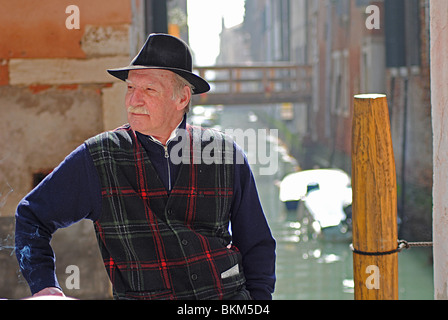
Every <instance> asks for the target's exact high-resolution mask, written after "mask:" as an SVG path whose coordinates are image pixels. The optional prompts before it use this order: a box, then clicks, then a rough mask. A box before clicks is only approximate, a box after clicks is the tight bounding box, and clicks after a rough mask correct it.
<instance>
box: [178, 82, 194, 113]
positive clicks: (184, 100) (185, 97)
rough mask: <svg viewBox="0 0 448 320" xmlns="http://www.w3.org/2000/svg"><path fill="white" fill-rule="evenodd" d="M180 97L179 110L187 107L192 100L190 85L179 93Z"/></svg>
mask: <svg viewBox="0 0 448 320" xmlns="http://www.w3.org/2000/svg"><path fill="white" fill-rule="evenodd" d="M178 99H179V101H178V102H179V103H178V105H177V110H182V109H185V108H186V107H187V106H188V104H189V103H190V100H191V90H190V88H189V87H188V86H184V88H183V90H182V94H179V96H178Z"/></svg>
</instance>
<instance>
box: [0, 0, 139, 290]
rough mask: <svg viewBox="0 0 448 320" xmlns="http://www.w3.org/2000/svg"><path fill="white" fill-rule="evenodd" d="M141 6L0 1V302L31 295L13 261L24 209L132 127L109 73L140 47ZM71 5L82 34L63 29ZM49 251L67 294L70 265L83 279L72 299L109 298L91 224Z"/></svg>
mask: <svg viewBox="0 0 448 320" xmlns="http://www.w3.org/2000/svg"><path fill="white" fill-rule="evenodd" d="M143 2H144V1H143V0H128V1H123V0H96V1H89V0H77V1H65V0H64V1H61V0H42V1H39V2H35V3H34V2H30V1H28V0H15V1H2V4H1V6H2V10H0V114H1V116H0V127H1V128H2V133H1V138H2V139H0V298H22V297H26V296H27V295H29V289H28V287H27V285H26V283H25V281H24V280H23V278H21V275H20V272H19V271H18V266H17V262H16V261H14V260H15V259H14V258H13V257H14V254H13V247H14V244H13V238H14V237H13V233H14V230H13V228H14V214H15V209H16V206H17V204H18V202H19V201H20V200H21V199H22V198H23V197H24V196H25V195H26V194H27V193H28V192H29V191H30V190H31V189H32V188H33V187H34V185H35V184H36V183H37V182H38V181H39V180H40V179H41V178H42V177H43V176H44V175H45V174H47V173H48V172H50V171H51V170H53V168H55V167H56V166H57V165H58V164H59V163H60V162H61V161H62V160H63V159H64V158H65V157H66V156H67V155H68V154H69V153H70V152H71V151H73V150H74V149H75V148H76V147H77V146H79V145H80V144H82V143H83V141H84V140H85V139H87V138H89V137H91V136H93V135H95V134H97V133H100V132H102V131H104V130H109V129H113V128H115V127H117V126H119V125H121V124H123V123H125V122H126V113H125V110H124V93H125V85H124V84H123V83H121V82H119V81H116V79H115V78H113V77H111V76H110V75H109V74H108V73H107V72H106V69H108V68H114V67H120V66H123V65H127V64H128V63H129V61H130V58H131V57H133V56H134V55H135V53H136V52H137V50H138V48H140V46H141V45H142V43H143V41H144V38H145V35H144V31H143V26H144V23H143V20H144V18H143V10H142V6H143ZM72 4H75V5H77V6H78V8H79V13H80V15H79V22H80V25H79V29H67V27H66V20H67V18H69V16H70V13H66V8H67V6H69V5H72ZM52 243H53V245H54V249H55V252H56V256H57V270H58V278H59V282H60V283H61V285H62V286H64V282H65V278H66V277H67V274H65V269H66V267H67V266H68V265H73V264H74V265H78V266H79V268H80V271H81V289H80V290H72V291H70V290H65V291H66V294H67V295H71V296H75V297H79V298H107V297H110V287H109V283H108V280H107V278H106V273H105V270H104V267H103V266H102V262H101V259H100V257H99V251H98V248H97V245H96V239H95V237H94V233H93V229H92V226H91V223H84V222H83V223H80V224H77V225H75V226H73V227H70V228H68V229H65V230H60V231H58V232H56V235H55V238H54V240H53V242H52ZM13 261H14V262H13ZM83 284H84V286H83ZM63 289H64V288H63Z"/></svg>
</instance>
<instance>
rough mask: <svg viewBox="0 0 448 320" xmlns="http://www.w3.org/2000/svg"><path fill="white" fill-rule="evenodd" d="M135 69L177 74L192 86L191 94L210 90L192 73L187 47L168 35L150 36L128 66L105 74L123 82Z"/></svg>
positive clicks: (182, 42) (202, 80)
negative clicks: (167, 71) (130, 71)
mask: <svg viewBox="0 0 448 320" xmlns="http://www.w3.org/2000/svg"><path fill="white" fill-rule="evenodd" d="M137 69H164V70H170V71H172V72H174V73H177V74H178V75H180V76H181V77H183V78H184V79H186V80H187V81H188V82H189V83H191V84H192V85H193V86H194V89H193V94H199V93H204V92H207V91H209V90H210V85H209V84H208V83H207V81H205V80H204V79H202V78H201V77H199V76H197V75H196V74H194V73H193V72H192V71H193V63H192V57H191V52H190V48H189V47H188V45H187V44H186V43H185V42H184V41H182V40H181V39H179V38H176V37H174V36H171V35H168V34H163V33H153V34H150V35H149V36H148V39H146V42H145V44H144V45H143V47H142V49H141V50H140V52H139V53H138V54H137V56H136V57H135V58H134V59H133V60H132V61H131V64H130V65H129V66H127V67H124V68H117V69H109V70H107V72H109V73H110V74H111V75H113V76H114V77H116V78H118V79H120V80H123V81H125V80H126V79H127V78H128V72H129V70H137Z"/></svg>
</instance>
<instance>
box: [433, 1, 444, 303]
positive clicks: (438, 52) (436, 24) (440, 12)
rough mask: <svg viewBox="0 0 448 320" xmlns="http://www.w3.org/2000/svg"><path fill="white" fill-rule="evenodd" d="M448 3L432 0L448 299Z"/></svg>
mask: <svg viewBox="0 0 448 320" xmlns="http://www.w3.org/2000/svg"><path fill="white" fill-rule="evenodd" d="M447 31H448V1H446V0H431V64H432V65H431V91H432V96H431V99H432V112H433V115H432V119H433V131H434V190H433V192H434V195H433V199H434V200H433V201H434V212H433V215H434V216H433V221H434V239H433V240H434V295H435V298H436V299H445V300H446V299H448V233H447V230H448V197H447V194H448V90H447V85H448V32H447Z"/></svg>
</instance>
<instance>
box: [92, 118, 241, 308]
mask: <svg viewBox="0 0 448 320" xmlns="http://www.w3.org/2000/svg"><path fill="white" fill-rule="evenodd" d="M187 128H188V134H189V135H190V138H191V139H190V141H191V142H189V143H190V146H192V143H199V144H200V145H201V150H203V149H204V147H206V146H207V144H209V142H210V141H204V140H203V138H198V137H197V135H195V134H193V132H197V128H196V129H193V127H190V126H187ZM213 134H214V135H216V134H217V133H213ZM201 136H202V135H201ZM194 139H195V140H196V141H193V140H194ZM198 139H200V140H198ZM86 145H87V147H88V149H89V152H90V154H91V156H92V158H93V161H94V164H95V167H96V169H97V170H98V173H99V177H100V180H101V186H102V190H101V193H102V215H101V218H100V219H99V220H98V221H96V222H95V231H96V235H97V239H98V243H99V247H100V251H101V254H102V257H103V260H104V264H105V267H106V270H107V272H108V275H109V277H110V280H111V282H112V284H113V292H114V298H116V299H226V298H227V297H230V296H232V295H233V294H235V293H236V292H238V291H239V290H240V288H241V287H242V286H243V285H244V283H245V278H244V274H243V270H242V257H241V254H240V252H239V251H238V249H237V248H236V247H235V246H230V245H229V244H230V242H231V235H230V233H229V231H228V227H229V218H230V206H231V200H232V195H233V174H234V171H233V165H231V164H225V162H224V161H222V164H211V165H210V164H208V165H207V164H194V162H193V150H194V149H193V148H190V150H191V151H190V157H191V162H190V164H181V168H180V171H179V176H178V178H177V181H176V183H175V185H174V187H173V189H172V191H171V193H170V194H168V193H167V191H166V189H165V188H164V186H163V184H162V182H161V181H160V179H159V178H158V175H157V173H156V171H155V169H154V167H153V166H152V164H151V162H150V160H149V158H148V155H147V153H146V151H145V150H144V149H143V147H142V145H141V144H140V142H139V141H138V139H137V137H136V135H135V133H134V131H132V129H131V128H130V127H129V126H124V127H122V128H119V129H117V130H115V131H111V132H106V133H102V134H100V135H98V136H96V137H93V138H91V139H89V140H87V142H86Z"/></svg>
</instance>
